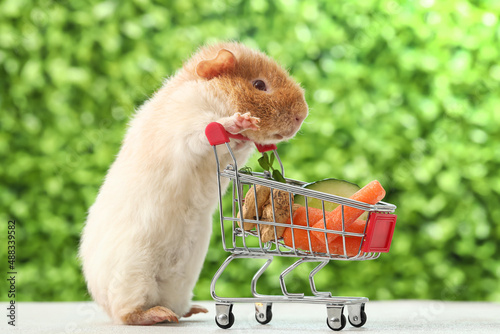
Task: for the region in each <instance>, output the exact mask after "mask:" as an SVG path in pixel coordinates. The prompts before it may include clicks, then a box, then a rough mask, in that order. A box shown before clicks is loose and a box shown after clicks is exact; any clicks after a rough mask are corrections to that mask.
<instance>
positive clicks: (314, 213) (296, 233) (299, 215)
mask: <svg viewBox="0 0 500 334" xmlns="http://www.w3.org/2000/svg"><path fill="white" fill-rule="evenodd" d="M308 213H309V226H311V227H312V225H313V224H314V222H317V221H318V220H320V219H323V210H321V209H316V208H311V207H308ZM286 223H287V224H290V223H291V222H290V218H288V220H287V222H286ZM293 224H294V225H300V226H307V214H306V207H305V206H300V207H299V208H298V209H297V210H295V212H294V213H293ZM293 239H295V247H296V248H300V249H303V250H309V239H308V236H307V231H306V230H302V229H300V228H294V229H293ZM314 239H316V238H313V235H312V233H311V244H313V243H315V244H317V243H318V241H317V240H314ZM283 241H284V242H285V245H287V246H288V247H293V242H292V228H290V227H287V228H286V229H285V231H284V232H283ZM312 247H313V248H314V246H312ZM323 248H324V247H323ZM313 250H314V249H313Z"/></svg>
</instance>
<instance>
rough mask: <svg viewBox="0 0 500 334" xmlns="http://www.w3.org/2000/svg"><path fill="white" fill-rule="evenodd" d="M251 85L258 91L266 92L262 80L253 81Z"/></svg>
mask: <svg viewBox="0 0 500 334" xmlns="http://www.w3.org/2000/svg"><path fill="white" fill-rule="evenodd" d="M252 85H253V86H254V87H255V88H257V89H258V90H263V91H266V90H267V87H266V83H265V82H264V81H262V80H255V81H254V82H252Z"/></svg>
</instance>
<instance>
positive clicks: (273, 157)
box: [269, 151, 276, 167]
mask: <svg viewBox="0 0 500 334" xmlns="http://www.w3.org/2000/svg"><path fill="white" fill-rule="evenodd" d="M275 158H276V155H275V154H274V151H272V152H270V153H269V165H270V166H271V167H272V166H273V164H274V160H275Z"/></svg>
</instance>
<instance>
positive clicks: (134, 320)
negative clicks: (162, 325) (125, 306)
mask: <svg viewBox="0 0 500 334" xmlns="http://www.w3.org/2000/svg"><path fill="white" fill-rule="evenodd" d="M122 320H123V322H124V323H125V324H127V325H143V326H144V325H154V324H157V323H159V322H164V321H168V322H179V316H178V315H177V314H175V313H174V312H173V311H172V310H170V309H168V308H166V307H163V306H155V307H152V308H150V309H149V310H146V311H143V310H141V309H137V310H135V311H133V312H131V313H129V314H127V315H125V316H123V317H122Z"/></svg>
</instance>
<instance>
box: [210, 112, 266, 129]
mask: <svg viewBox="0 0 500 334" xmlns="http://www.w3.org/2000/svg"><path fill="white" fill-rule="evenodd" d="M259 122H260V118H258V117H253V116H251V115H250V113H249V112H247V113H244V114H243V115H242V114H240V113H239V112H237V113H236V114H234V115H233V116H230V117H225V118H223V119H221V120H220V121H219V123H221V124H222V125H223V126H224V128H225V129H226V131H227V132H230V133H233V134H236V133H240V132H242V131H245V130H255V131H257V130H259V129H260V128H259V125H258V123H259Z"/></svg>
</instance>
